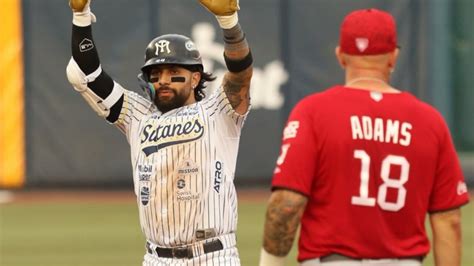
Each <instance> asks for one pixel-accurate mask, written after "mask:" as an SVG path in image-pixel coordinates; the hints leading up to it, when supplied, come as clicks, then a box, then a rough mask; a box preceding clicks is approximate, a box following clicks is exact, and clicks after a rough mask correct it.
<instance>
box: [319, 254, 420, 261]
mask: <svg viewBox="0 0 474 266" xmlns="http://www.w3.org/2000/svg"><path fill="white" fill-rule="evenodd" d="M423 258H424V257H423V256H414V257H404V258H396V259H399V260H418V261H423ZM389 259H390V258H389ZM351 260H352V261H361V260H362V259H357V258H351V257H347V256H344V255H340V254H330V255H327V256H323V257H321V258H319V261H320V262H335V261H351Z"/></svg>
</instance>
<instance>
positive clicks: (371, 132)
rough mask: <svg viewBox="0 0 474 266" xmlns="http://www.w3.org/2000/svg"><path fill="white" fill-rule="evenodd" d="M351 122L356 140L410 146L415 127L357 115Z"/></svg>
mask: <svg viewBox="0 0 474 266" xmlns="http://www.w3.org/2000/svg"><path fill="white" fill-rule="evenodd" d="M350 120H351V129H352V139H354V140H357V139H361V140H373V141H378V142H382V143H393V144H400V145H402V146H409V145H410V142H411V130H412V129H413V126H412V125H411V124H410V123H408V122H400V121H398V120H392V119H387V120H384V119H382V118H372V117H370V116H356V115H353V116H351V118H350Z"/></svg>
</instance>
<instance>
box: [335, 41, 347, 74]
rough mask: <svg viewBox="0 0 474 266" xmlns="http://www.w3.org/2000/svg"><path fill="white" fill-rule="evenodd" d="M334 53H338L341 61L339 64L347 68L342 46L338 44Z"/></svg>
mask: <svg viewBox="0 0 474 266" xmlns="http://www.w3.org/2000/svg"><path fill="white" fill-rule="evenodd" d="M334 53H335V54H336V58H337V61H338V62H339V65H340V66H341V68H342V69H346V60H345V59H344V56H343V55H342V52H341V47H339V46H337V47H336V49H335V50H334Z"/></svg>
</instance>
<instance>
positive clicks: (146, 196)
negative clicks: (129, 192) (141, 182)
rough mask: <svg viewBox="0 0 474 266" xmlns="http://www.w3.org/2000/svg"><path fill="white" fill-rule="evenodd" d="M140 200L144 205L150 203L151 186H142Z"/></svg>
mask: <svg viewBox="0 0 474 266" xmlns="http://www.w3.org/2000/svg"><path fill="white" fill-rule="evenodd" d="M140 202H141V203H142V205H143V206H146V205H148V202H150V187H148V186H142V187H140Z"/></svg>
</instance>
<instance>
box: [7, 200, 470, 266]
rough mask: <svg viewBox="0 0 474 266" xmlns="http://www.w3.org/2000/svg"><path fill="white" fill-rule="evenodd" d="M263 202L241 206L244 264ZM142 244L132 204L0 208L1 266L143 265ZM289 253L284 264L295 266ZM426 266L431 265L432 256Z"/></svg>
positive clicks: (249, 259) (254, 254)
mask: <svg viewBox="0 0 474 266" xmlns="http://www.w3.org/2000/svg"><path fill="white" fill-rule="evenodd" d="M264 212H265V202H264V201H260V202H257V203H255V202H252V201H241V202H240V205H239V227H238V247H239V251H240V255H241V261H242V265H257V262H258V256H259V252H260V246H261V241H262V240H261V239H262V230H263V219H264ZM473 224H474V205H473V204H469V205H467V206H465V207H464V208H463V238H464V239H463V240H464V244H463V249H464V256H463V264H462V265H463V266H471V265H474V252H473V251H474V226H473ZM143 246H144V239H143V237H142V234H141V232H140V229H139V223H138V214H137V207H136V205H135V203H134V202H122V203H110V202H109V203H104V202H102V203H101V202H98V203H74V202H73V203H71V202H65V203H61V202H58V203H38V204H35V203H10V204H6V205H0V265H1V266H30V265H36V266H104V265H114V266H119V265H123V266H130V265H141V259H142V256H143V254H144V248H143ZM295 258H296V250H295V248H293V249H292V252H291V253H290V256H289V257H288V259H287V265H297V263H296V259H295ZM424 265H434V264H433V261H432V256H431V254H430V256H429V257H428V259H427V260H425V263H424Z"/></svg>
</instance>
